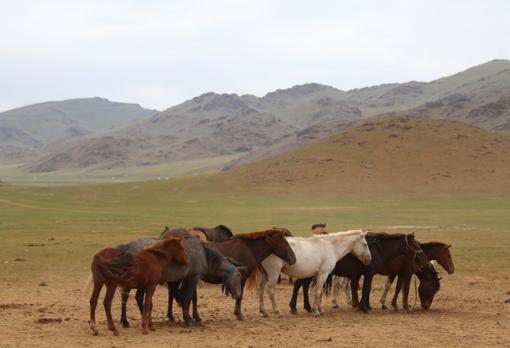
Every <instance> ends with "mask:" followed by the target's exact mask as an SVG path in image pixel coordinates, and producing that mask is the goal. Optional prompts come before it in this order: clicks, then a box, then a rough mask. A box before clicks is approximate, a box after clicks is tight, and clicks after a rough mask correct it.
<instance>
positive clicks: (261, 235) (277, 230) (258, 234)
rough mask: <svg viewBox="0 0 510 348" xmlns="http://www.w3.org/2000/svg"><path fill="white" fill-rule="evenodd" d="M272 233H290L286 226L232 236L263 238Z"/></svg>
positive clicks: (284, 234) (237, 237)
mask: <svg viewBox="0 0 510 348" xmlns="http://www.w3.org/2000/svg"><path fill="white" fill-rule="evenodd" d="M274 233H281V234H282V235H283V236H284V237H287V236H290V235H291V233H290V231H289V230H287V229H286V228H278V227H273V228H271V229H268V230H264V231H257V232H251V233H241V234H236V235H234V236H233V237H232V238H235V239H259V238H264V237H266V236H268V235H271V234H274Z"/></svg>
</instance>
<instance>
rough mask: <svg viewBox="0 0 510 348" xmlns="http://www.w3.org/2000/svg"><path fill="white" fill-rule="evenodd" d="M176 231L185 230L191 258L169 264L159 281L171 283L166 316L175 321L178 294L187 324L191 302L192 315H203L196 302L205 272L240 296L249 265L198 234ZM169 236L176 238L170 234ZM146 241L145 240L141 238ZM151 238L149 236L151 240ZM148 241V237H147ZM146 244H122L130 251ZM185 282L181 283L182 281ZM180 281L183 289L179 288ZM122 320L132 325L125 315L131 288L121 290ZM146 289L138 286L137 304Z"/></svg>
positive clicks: (229, 291)
mask: <svg viewBox="0 0 510 348" xmlns="http://www.w3.org/2000/svg"><path fill="white" fill-rule="evenodd" d="M172 231H173V232H172V233H173V234H178V233H182V235H181V236H180V238H182V245H183V247H184V249H185V250H186V253H187V254H188V255H189V256H190V258H191V261H190V262H189V264H187V265H174V264H170V265H168V266H167V267H166V269H165V270H164V272H163V274H162V275H161V278H160V283H167V284H168V289H169V290H168V292H169V298H168V310H167V316H168V319H169V320H170V321H174V318H173V314H172V302H173V298H174V297H176V298H178V299H179V300H180V301H179V302H180V304H181V306H182V312H183V320H184V322H185V323H186V324H187V325H190V324H191V322H192V319H191V316H190V315H189V305H190V302H191V301H192V300H194V302H193V319H194V320H195V321H196V322H200V321H201V318H200V315H199V313H198V308H197V306H196V298H197V291H196V286H197V281H198V279H200V278H203V277H204V276H216V277H218V278H219V279H221V280H222V283H223V290H224V292H225V294H230V295H231V296H232V298H234V299H237V298H238V297H239V296H240V294H241V279H242V278H243V277H245V276H246V274H245V273H246V272H247V269H246V267H240V265H239V264H238V263H237V262H235V261H234V260H232V259H228V258H226V257H225V256H223V255H222V254H220V253H219V252H218V251H217V250H216V249H215V248H214V247H213V246H212V245H211V244H210V243H209V242H204V241H202V240H200V239H199V238H195V237H193V236H191V235H189V234H188V233H187V231H186V230H184V231H183V230H182V229H181V230H180V232H179V229H173V230H172ZM167 238H174V237H168V236H167ZM142 241H143V240H142ZM150 241H152V240H149V242H150ZM145 242H147V241H145ZM141 244H143V243H142V242H141V241H140V240H136V241H133V242H131V243H128V244H125V245H123V246H122V247H123V248H124V249H129V246H131V249H130V251H132V252H133V251H136V250H137V249H135V248H136V247H139V246H140V245H141ZM181 284H182V285H181ZM179 285H181V289H180V291H179ZM122 294H123V295H122V307H121V311H122V312H121V322H122V325H123V326H124V327H129V322H128V320H127V316H126V304H127V300H128V298H129V290H128V289H125V290H124V291H123V293H122ZM143 295H144V290H143V289H138V290H137V292H136V295H135V298H136V300H137V303H138V307H139V308H142V306H143Z"/></svg>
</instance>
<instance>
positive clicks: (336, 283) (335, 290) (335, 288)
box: [331, 276, 340, 309]
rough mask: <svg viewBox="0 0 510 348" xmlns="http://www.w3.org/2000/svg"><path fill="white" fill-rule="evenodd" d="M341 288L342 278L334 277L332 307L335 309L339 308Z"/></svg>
mask: <svg viewBox="0 0 510 348" xmlns="http://www.w3.org/2000/svg"><path fill="white" fill-rule="evenodd" d="M339 288H340V277H337V276H333V294H332V295H331V306H332V307H333V308H335V309H336V308H339V307H340V306H339V305H338V290H339Z"/></svg>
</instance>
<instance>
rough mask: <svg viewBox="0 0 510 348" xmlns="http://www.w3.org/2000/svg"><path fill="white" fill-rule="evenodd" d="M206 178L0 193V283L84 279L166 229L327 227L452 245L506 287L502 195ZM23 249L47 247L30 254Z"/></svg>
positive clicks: (507, 222)
mask: <svg viewBox="0 0 510 348" xmlns="http://www.w3.org/2000/svg"><path fill="white" fill-rule="evenodd" d="M203 178H204V180H202V181H201V184H197V182H198V181H197V180H195V179H194V178H179V179H173V180H168V181H153V182H143V183H140V182H136V183H123V184H94V185H78V186H61V187H57V186H53V187H29V186H2V187H0V240H1V241H2V244H1V246H2V251H1V253H0V281H2V282H16V283H17V282H20V283H35V282H39V281H43V280H46V279H48V278H50V277H57V278H58V277H74V278H77V279H83V277H85V276H86V275H87V272H88V267H89V263H90V261H91V258H92V256H93V254H94V253H95V252H97V251H98V250H99V249H101V248H103V247H107V246H115V245H117V244H118V243H121V242H124V241H128V240H131V239H134V238H137V237H141V236H157V235H159V232H160V231H161V230H162V229H163V226H165V225H168V226H184V227H191V226H197V225H202V226H213V225H217V224H220V223H222V224H225V225H227V226H229V227H231V228H232V229H233V230H234V231H235V232H237V233H241V232H249V231H254V230H260V229H263V228H266V227H272V226H284V227H287V228H289V229H290V230H291V231H293V232H294V233H295V234H298V235H305V234H307V233H308V231H309V226H310V225H311V224H312V223H317V222H326V223H327V224H328V226H330V227H331V229H332V230H333V231H334V230H345V229H350V228H360V227H363V228H370V229H372V230H376V231H378V230H386V231H389V232H392V231H414V232H416V235H417V237H418V239H419V240H422V241H429V240H441V241H444V242H448V243H451V244H453V245H454V247H453V248H452V253H453V255H454V261H455V262H456V264H457V269H458V273H459V274H461V275H478V274H479V273H480V272H482V273H483V275H484V276H494V277H498V278H499V279H501V280H502V281H503V282H505V284H507V283H509V282H510V280H509V278H508V267H507V266H508V265H507V263H506V262H505V260H508V259H510V236H509V233H508V226H510V210H509V208H510V196H508V195H494V194H491V195H489V194H477V193H472V194H414V195H408V194H406V195H397V194H393V195H390V194H377V195H368V194H364V195H359V196H358V195H352V194H351V195H344V196H342V195H338V196H327V195H325V196H320V197H318V196H305V195H303V194H292V195H291V194H286V195H273V194H268V193H263V194H257V193H253V192H252V193H245V192H232V191H230V190H229V189H228V187H215V188H211V187H208V186H207V176H204V177H203ZM403 226H413V227H403ZM50 238H54V240H49V239H50ZM29 243H33V244H45V246H26V245H27V244H29ZM16 258H21V259H24V261H22V262H16V261H14V260H15V259H16ZM6 261H7V262H8V263H5V262H6Z"/></svg>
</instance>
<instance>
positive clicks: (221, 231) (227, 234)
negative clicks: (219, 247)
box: [188, 225, 234, 242]
mask: <svg viewBox="0 0 510 348" xmlns="http://www.w3.org/2000/svg"><path fill="white" fill-rule="evenodd" d="M188 232H189V233H190V234H191V235H195V236H198V237H199V238H203V237H205V239H206V240H208V241H210V242H224V241H227V240H229V239H230V238H232V237H233V236H234V234H233V233H232V231H231V230H230V228H228V227H227V226H225V225H218V226H216V227H213V228H207V227H193V228H190V229H189V231H188Z"/></svg>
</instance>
